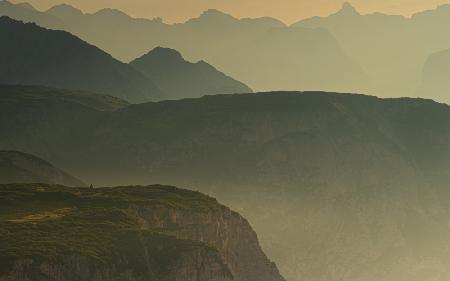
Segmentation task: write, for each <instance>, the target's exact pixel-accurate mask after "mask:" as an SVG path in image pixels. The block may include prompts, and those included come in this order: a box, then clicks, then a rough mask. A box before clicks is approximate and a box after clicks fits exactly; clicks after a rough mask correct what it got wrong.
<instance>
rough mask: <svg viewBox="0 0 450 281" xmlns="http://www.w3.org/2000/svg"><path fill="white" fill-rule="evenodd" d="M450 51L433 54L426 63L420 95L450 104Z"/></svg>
mask: <svg viewBox="0 0 450 281" xmlns="http://www.w3.org/2000/svg"><path fill="white" fill-rule="evenodd" d="M449 74H450V49H448V50H444V51H440V52H436V53H434V54H432V55H431V56H430V57H429V58H428V59H427V61H426V63H425V66H424V69H423V72H422V82H421V85H420V88H419V90H418V93H417V94H418V95H420V96H424V97H432V98H437V99H439V100H442V101H444V102H447V103H448V104H450V79H449Z"/></svg>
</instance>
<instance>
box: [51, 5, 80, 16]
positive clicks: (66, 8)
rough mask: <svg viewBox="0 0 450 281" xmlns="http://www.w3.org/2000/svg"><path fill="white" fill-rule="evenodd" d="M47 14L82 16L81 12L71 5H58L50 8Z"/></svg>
mask: <svg viewBox="0 0 450 281" xmlns="http://www.w3.org/2000/svg"><path fill="white" fill-rule="evenodd" d="M47 13H49V14H53V13H64V14H69V13H70V14H83V12H82V11H81V10H79V9H77V8H75V7H73V6H71V5H68V4H59V5H56V6H53V7H51V8H50V9H49V10H48V11H47Z"/></svg>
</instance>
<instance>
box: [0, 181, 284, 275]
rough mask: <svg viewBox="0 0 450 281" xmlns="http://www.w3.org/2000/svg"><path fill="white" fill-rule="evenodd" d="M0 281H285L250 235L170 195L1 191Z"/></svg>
mask: <svg viewBox="0 0 450 281" xmlns="http://www.w3.org/2000/svg"><path fill="white" fill-rule="evenodd" d="M0 195H1V196H0V206H1V207H0V237H1V238H2V239H1V242H0V265H1V266H0V281H25V280H31V281H34V280H36V281H38V280H39V281H47V280H48V281H50V280H61V281H64V280H80V281H81V280H99V281H100V280H101V281H115V280H117V281H119V280H131V281H135V280H136V281H138V280H139V281H140V280H142V281H144V280H146V281H147V280H151V281H152V280H155V281H156V280H158V281H161V280H162V281H190V280H192V281H194V280H195V281H231V280H234V281H236V280H238V281H239V280H242V281H244V280H245V281H252V280H254V281H260V280H267V281H283V280H284V279H283V278H282V277H281V276H280V274H279V273H278V270H277V268H276V266H275V265H274V264H273V263H271V262H270V261H269V260H268V259H267V257H266V256H265V254H264V253H263V252H262V250H261V248H260V247H259V244H258V240H257V237H256V234H255V232H254V231H253V230H252V229H251V227H250V225H249V224H248V223H247V221H246V220H245V219H243V218H242V217H241V216H240V215H238V214H237V213H235V212H233V211H231V210H230V209H228V208H226V207H224V206H222V205H219V204H218V203H217V201H216V200H215V199H212V198H210V197H207V196H204V195H201V194H200V193H197V192H189V191H184V190H179V189H176V188H173V187H163V186H152V187H119V188H101V189H96V190H89V189H85V188H84V189H83V188H72V189H69V188H65V187H62V186H48V185H33V184H31V185H0Z"/></svg>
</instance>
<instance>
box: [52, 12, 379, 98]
mask: <svg viewBox="0 0 450 281" xmlns="http://www.w3.org/2000/svg"><path fill="white" fill-rule="evenodd" d="M46 14H48V15H51V16H54V17H57V18H59V19H62V20H63V22H64V24H65V25H66V26H67V28H66V30H68V31H70V32H72V33H73V34H75V35H77V36H79V37H80V38H82V39H83V40H86V41H88V42H90V43H92V44H94V45H96V46H98V47H100V48H101V49H103V50H105V51H106V52H108V53H110V54H112V55H113V56H114V57H116V58H119V59H121V60H123V61H129V60H132V59H134V58H136V57H140V56H142V55H143V54H145V53H147V52H148V50H151V49H153V48H156V47H158V46H165V47H170V48H173V49H176V50H178V51H179V52H181V53H182V54H183V55H184V56H185V57H186V58H187V60H189V61H201V60H204V61H207V62H208V63H210V64H212V65H214V66H215V67H217V69H220V70H221V71H223V72H224V73H226V74H227V75H230V76H231V77H233V78H235V79H238V80H239V81H241V82H243V83H245V84H246V85H249V86H250V87H251V88H253V89H257V90H278V89H284V90H302V89H303V90H310V89H320V90H332V91H342V92H349V91H352V92H356V91H358V92H361V91H367V90H368V89H369V87H368V85H370V81H369V80H368V77H367V75H366V74H365V73H364V71H363V70H362V68H361V67H360V66H358V65H357V64H356V63H355V62H353V61H352V60H351V59H350V58H349V56H348V54H346V52H345V51H344V50H342V48H341V47H340V46H339V44H338V43H337V42H336V40H335V39H334V38H333V36H332V35H331V34H330V33H328V32H326V31H324V30H317V29H309V28H307V29H305V28H289V27H287V26H285V25H284V24H283V23H282V22H280V21H278V20H275V19H272V18H258V19H236V18H234V17H232V16H230V15H227V14H224V13H222V12H220V11H217V10H208V11H206V12H205V13H203V14H202V15H200V16H199V17H198V18H194V19H191V20H189V21H187V22H185V23H183V24H173V25H170V24H165V23H163V22H162V21H161V19H154V20H147V19H135V18H131V17H129V16H127V15H126V14H124V13H122V12H120V11H117V10H112V9H104V10H101V11H99V12H97V13H93V14H86V13H82V12H81V11H80V10H77V9H76V8H73V7H71V6H68V5H60V6H56V7H54V8H51V9H50V10H48V11H47V12H46Z"/></svg>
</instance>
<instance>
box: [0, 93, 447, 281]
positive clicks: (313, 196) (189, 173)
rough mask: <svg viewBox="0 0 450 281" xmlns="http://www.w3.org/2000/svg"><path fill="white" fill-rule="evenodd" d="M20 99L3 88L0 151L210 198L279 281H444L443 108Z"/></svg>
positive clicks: (406, 102) (264, 99)
mask: <svg viewBox="0 0 450 281" xmlns="http://www.w3.org/2000/svg"><path fill="white" fill-rule="evenodd" d="M13 88H14V87H13ZM21 91H22V90H21V89H20V87H18V88H16V90H15V91H14V94H8V95H5V92H6V93H7V92H11V88H9V89H8V88H7V89H6V90H5V89H0V133H1V134H2V136H1V138H0V140H1V141H0V149H8V150H9V149H14V150H24V151H29V152H31V153H35V154H37V155H39V156H41V157H45V158H46V159H49V160H50V161H52V162H53V163H55V164H56V165H58V166H60V167H63V168H64V169H66V170H68V171H72V172H73V173H76V174H77V175H80V176H81V177H83V179H86V180H88V181H89V182H94V183H96V185H98V184H110V183H116V184H123V183H130V182H132V183H148V182H160V183H168V184H177V185H181V186H187V187H193V188H199V189H200V190H202V191H204V192H207V193H209V194H213V195H215V196H217V197H218V198H219V200H221V201H222V202H225V203H226V204H228V205H230V206H231V207H233V208H234V209H236V210H238V211H239V212H241V213H242V214H244V215H245V216H246V217H248V218H249V219H250V222H251V223H252V225H253V226H254V227H255V229H256V231H257V232H258V234H259V237H260V238H261V241H262V245H263V247H264V248H265V249H266V251H267V253H268V254H269V256H271V257H272V258H273V259H274V260H275V261H276V262H277V264H278V265H279V266H280V269H281V271H282V273H283V274H284V275H285V276H286V278H287V279H288V280H329V281H336V280H348V281H361V280H364V281H372V280H373V281H375V280H380V279H382V280H411V281H422V280H440V281H441V280H442V281H443V280H447V279H448V278H449V277H450V272H449V270H448V268H449V267H448V264H447V260H448V259H449V258H450V256H449V254H448V252H447V251H446V250H445V249H447V248H448V247H449V246H450V245H449V243H448V231H449V226H448V221H449V220H450V208H449V206H450V202H449V200H448V198H450V194H449V191H448V182H449V180H450V179H449V174H448V170H449V167H450V147H449V143H448V136H449V135H450V123H449V122H448V120H450V107H448V106H447V105H443V104H438V103H435V102H432V101H430V100H422V99H379V98H376V97H370V96H362V95H348V94H326V93H320V92H307V93H286V92H277V93H266V94H264V93H259V94H248V95H247V94H240V95H216V96H207V97H203V98H200V99H186V100H182V101H165V102H158V103H147V104H139V105H129V106H125V107H121V108H119V109H116V110H112V111H111V110H110V111H99V110H96V109H95V108H92V107H90V106H89V105H87V104H85V103H82V102H79V101H77V100H76V96H74V97H73V98H71V99H63V100H61V99H60V98H59V97H58V95H56V94H55V95H52V96H49V95H47V94H45V93H42V94H36V96H35V97H34V98H33V99H30V98H28V97H27V96H28V95H25V96H24V94H21V93H20V92H21ZM38 97H39V99H41V100H42V102H39V103H36V102H34V100H35V99H36V98H38ZM49 105H52V106H49ZM56 117H57V118H56ZM11 124H14V126H12V125H11ZM30 128H32V129H30ZM174 171H176V173H175V172H174ZM424 259H426V262H425V263H424ZM399 264H401V265H399ZM439 278H440V279H439Z"/></svg>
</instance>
